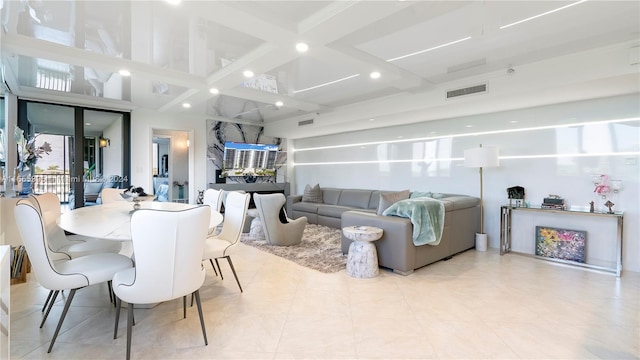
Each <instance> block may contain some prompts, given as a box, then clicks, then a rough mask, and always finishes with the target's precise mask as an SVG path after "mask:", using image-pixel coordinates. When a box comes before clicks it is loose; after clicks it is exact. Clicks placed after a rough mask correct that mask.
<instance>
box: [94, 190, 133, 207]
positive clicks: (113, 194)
mask: <svg viewBox="0 0 640 360" xmlns="http://www.w3.org/2000/svg"><path fill="white" fill-rule="evenodd" d="M124 191H125V189H116V188H103V189H102V191H100V199H101V200H102V203H103V204H110V203H113V202H116V201H127V200H125V199H124V198H123V197H122V196H121V195H120V194H122V193H123V192H124Z"/></svg>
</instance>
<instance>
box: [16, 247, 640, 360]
mask: <svg viewBox="0 0 640 360" xmlns="http://www.w3.org/2000/svg"><path fill="white" fill-rule="evenodd" d="M233 259H234V264H235V265H236V268H237V269H238V270H239V276H240V280H241V282H242V285H243V287H244V290H245V291H244V293H240V291H239V290H238V287H237V285H236V283H235V281H234V279H233V275H232V274H231V271H230V270H229V268H228V266H227V265H226V261H223V262H221V264H224V265H223V272H224V275H225V278H224V280H221V279H220V277H215V276H214V274H213V271H212V270H211V268H210V267H209V268H208V274H207V279H206V281H205V284H204V286H203V288H202V290H201V292H202V300H203V307H204V311H205V321H206V328H207V332H208V337H209V345H208V346H204V342H203V339H202V333H201V330H200V324H199V320H198V314H197V310H196V307H195V306H194V307H193V308H189V309H188V312H187V319H183V318H182V302H181V301H180V300H177V301H172V302H167V303H163V304H160V305H158V306H157V307H155V308H153V309H139V310H136V322H137V324H136V325H135V326H134V331H133V346H132V357H133V358H134V359H638V358H640V344H639V343H640V274H639V273H633V272H626V273H624V274H623V276H622V278H620V279H617V278H616V277H615V276H613V275H609V274H602V273H596V272H591V271H585V270H581V269H576V268H567V267H562V266H558V265H554V264H551V263H548V262H544V261H540V260H536V259H532V258H527V257H523V256H518V255H506V256H500V255H499V254H498V253H497V250H495V249H491V250H490V251H488V252H476V251H475V250H470V251H467V252H465V253H463V254H460V255H458V256H455V257H454V258H453V259H451V260H449V261H441V262H438V263H436V264H432V265H430V266H427V267H424V268H422V269H420V270H418V271H416V272H414V273H413V274H412V275H410V276H401V275H397V274H394V273H392V272H389V271H382V272H381V274H380V275H379V276H378V277H376V278H373V279H354V278H350V277H349V276H347V275H346V273H345V271H344V270H343V271H341V272H339V273H335V274H323V273H319V272H317V271H314V270H310V269H307V268H303V267H300V266H298V265H296V264H294V263H292V262H289V261H287V260H283V259H281V258H278V257H276V256H273V255H270V254H267V253H263V252H260V251H259V250H256V249H254V248H251V247H247V246H245V245H241V246H240V247H239V249H238V252H237V254H235V255H234V256H233ZM29 276H30V280H29V282H28V283H25V284H19V285H13V286H12V287H11V357H12V358H15V359H20V358H24V359H123V358H124V357H125V345H126V321H125V319H126V311H123V312H122V317H121V321H120V330H119V336H118V338H117V339H116V340H114V339H113V321H114V316H115V309H114V308H113V306H110V304H109V299H108V295H107V289H106V285H104V284H102V285H95V286H91V287H89V288H86V289H82V290H80V291H78V293H77V294H76V297H75V298H74V301H73V306H72V308H71V310H70V311H69V314H68V316H67V319H66V321H65V324H64V326H63V329H62V332H61V335H60V336H59V338H58V340H57V342H56V344H55V346H54V348H53V351H52V352H51V353H50V354H47V353H46V349H47V346H48V342H49V340H50V339H51V336H52V334H53V331H54V330H55V325H56V323H57V320H58V317H59V315H60V312H61V309H62V302H61V301H58V302H57V303H56V304H57V305H56V306H54V310H52V314H51V317H50V318H49V319H48V320H47V323H46V324H45V326H44V328H43V329H39V328H38V325H39V322H40V320H41V316H42V315H41V312H40V309H41V306H42V304H43V301H44V300H45V297H46V295H47V291H46V290H44V289H43V288H41V287H40V286H38V284H37V283H36V282H35V280H34V278H33V277H32V276H31V275H29Z"/></svg>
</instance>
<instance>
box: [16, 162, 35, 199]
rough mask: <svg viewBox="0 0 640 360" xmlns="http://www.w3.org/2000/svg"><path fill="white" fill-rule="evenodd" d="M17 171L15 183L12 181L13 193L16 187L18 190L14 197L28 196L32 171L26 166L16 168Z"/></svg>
mask: <svg viewBox="0 0 640 360" xmlns="http://www.w3.org/2000/svg"><path fill="white" fill-rule="evenodd" d="M16 170H17V174H18V176H17V181H14V182H13V183H14V191H16V186H17V188H19V190H17V191H16V196H19V195H29V194H31V184H32V183H31V180H32V178H33V176H32V174H33V173H32V171H31V168H30V167H26V166H18V168H17V169H16Z"/></svg>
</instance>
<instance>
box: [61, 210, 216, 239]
mask: <svg viewBox="0 0 640 360" xmlns="http://www.w3.org/2000/svg"><path fill="white" fill-rule="evenodd" d="M133 205H134V203H133V202H129V201H116V202H112V203H108V204H101V205H93V206H85V207H81V208H76V209H73V210H70V211H66V212H63V213H62V214H61V215H60V218H59V219H58V226H60V227H61V228H62V229H63V230H66V231H68V232H70V233H73V234H78V235H83V236H88V237H92V238H98V239H107V240H115V241H127V240H131V215H132V214H133V212H134V211H139V210H134V208H133ZM139 205H140V209H153V210H165V211H180V210H186V209H190V208H194V207H197V206H203V205H193V204H183V203H174V202H160V201H141V202H139ZM204 206H206V205H204ZM222 220H223V217H222V214H220V213H219V212H218V211H215V210H212V211H211V221H210V222H209V228H214V227H215V226H217V225H218V224H220V223H221V222H222Z"/></svg>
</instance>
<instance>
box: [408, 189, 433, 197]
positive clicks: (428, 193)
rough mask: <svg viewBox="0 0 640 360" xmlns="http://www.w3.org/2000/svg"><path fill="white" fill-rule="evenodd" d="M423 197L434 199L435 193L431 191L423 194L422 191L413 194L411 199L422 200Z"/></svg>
mask: <svg viewBox="0 0 640 360" xmlns="http://www.w3.org/2000/svg"><path fill="white" fill-rule="evenodd" d="M421 197H428V198H430V197H433V193H432V192H431V191H428V192H422V191H414V192H412V193H411V199H415V198H421Z"/></svg>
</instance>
